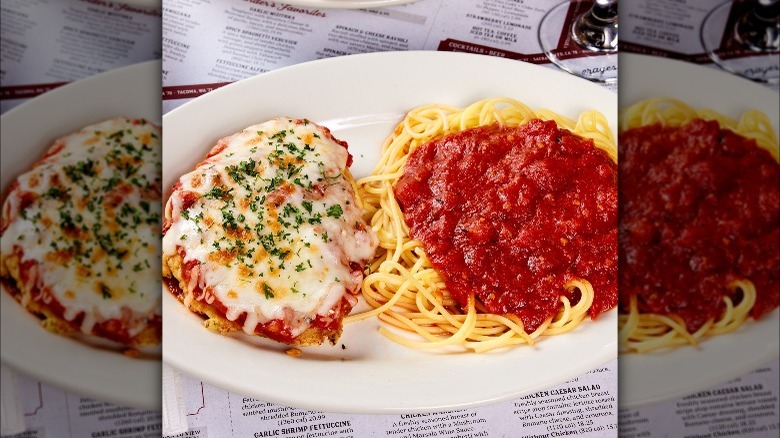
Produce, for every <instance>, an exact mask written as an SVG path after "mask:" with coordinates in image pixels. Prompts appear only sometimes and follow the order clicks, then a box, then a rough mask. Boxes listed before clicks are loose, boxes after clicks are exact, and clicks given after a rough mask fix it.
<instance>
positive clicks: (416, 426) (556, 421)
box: [163, 360, 617, 438]
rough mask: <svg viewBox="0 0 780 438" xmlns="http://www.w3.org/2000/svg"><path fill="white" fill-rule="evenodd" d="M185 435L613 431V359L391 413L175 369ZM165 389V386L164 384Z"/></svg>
mask: <svg viewBox="0 0 780 438" xmlns="http://www.w3.org/2000/svg"><path fill="white" fill-rule="evenodd" d="M180 377H181V384H182V391H183V394H182V396H183V399H184V404H185V408H184V411H185V416H186V422H187V424H188V429H187V430H186V431H179V432H176V433H170V434H164V435H163V436H165V437H166V438H184V437H199V438H202V437H219V436H224V435H226V434H227V435H230V436H235V437H283V438H308V437H336V438H348V437H355V438H357V437H397V438H417V437H505V436H511V437H537V436H548V437H552V436H566V435H573V436H582V437H603V436H616V435H617V360H613V361H611V362H609V363H607V364H606V365H604V366H602V367H599V368H596V369H594V370H592V371H590V372H588V373H586V374H584V375H582V376H580V377H577V378H575V379H572V380H570V381H568V382H566V383H564V384H562V385H559V386H557V387H555V388H551V389H548V390H545V391H541V392H539V393H536V394H530V395H527V396H524V397H520V398H519V399H517V400H513V401H511V402H505V403H497V404H491V405H486V406H480V407H475V408H470V409H459V410H450V411H443V412H426V413H404V414H392V415H368V414H337V413H326V412H318V411H312V410H307V409H298V408H292V407H288V406H280V405H277V404H274V403H269V402H265V401H262V400H257V399H254V398H250V397H246V396H242V395H240V394H236V393H231V392H228V391H225V390H222V389H219V388H216V387H213V386H210V385H208V384H205V383H203V382H201V381H199V380H196V379H193V378H190V377H187V376H185V375H180ZM168 389H170V386H169V385H166V386H164V388H163V391H165V390H168Z"/></svg>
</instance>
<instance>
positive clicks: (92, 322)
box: [0, 117, 162, 354]
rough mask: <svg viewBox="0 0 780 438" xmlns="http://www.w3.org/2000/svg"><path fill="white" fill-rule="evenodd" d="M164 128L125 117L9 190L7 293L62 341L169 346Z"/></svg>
mask: <svg viewBox="0 0 780 438" xmlns="http://www.w3.org/2000/svg"><path fill="white" fill-rule="evenodd" d="M160 146H161V144H160V128H159V127H158V126H156V125H154V124H153V123H150V122H148V121H146V120H143V119H131V118H126V117H119V118H115V119H111V120H107V121H104V122H101V123H97V124H94V125H90V126H87V127H85V128H83V129H81V130H79V131H78V132H75V133H73V134H70V135H68V136H65V137H62V138H60V139H58V140H57V141H55V142H54V144H53V146H51V148H50V149H49V150H48V151H47V152H46V154H45V155H44V156H43V157H42V158H41V159H40V160H39V161H38V162H36V163H35V164H34V165H33V167H32V169H30V170H29V171H28V172H26V173H24V174H22V175H20V176H19V177H18V178H17V179H16V180H15V181H14V182H13V183H12V184H11V186H10V187H9V188H8V190H7V195H6V197H5V199H4V202H3V207H2V222H1V223H0V234H1V235H2V237H1V241H2V257H1V258H0V277H2V282H3V286H4V288H5V289H6V290H7V291H8V292H9V293H10V294H11V295H12V296H13V297H14V298H15V299H16V300H17V301H19V302H20V303H21V304H22V305H23V306H24V307H25V308H26V309H27V310H29V311H30V312H31V313H33V314H35V315H36V316H38V317H39V318H41V320H42V325H43V326H44V327H45V328H46V329H49V330H51V331H53V332H56V333H60V334H66V335H73V336H80V335H87V337H86V338H85V339H96V338H105V339H108V340H110V341H114V342H118V343H119V344H121V345H122V346H124V347H123V348H124V349H125V351H126V352H128V354H130V353H132V352H137V350H136V349H135V347H142V346H148V345H154V344H159V343H160V336H161V296H160V292H159V290H160V278H159V263H155V260H159V253H160V222H161V210H162V204H161V199H162V193H161V166H162V163H161V147H160Z"/></svg>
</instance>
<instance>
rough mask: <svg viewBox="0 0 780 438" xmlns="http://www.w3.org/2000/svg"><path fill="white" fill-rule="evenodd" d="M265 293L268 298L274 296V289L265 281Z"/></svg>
mask: <svg viewBox="0 0 780 438" xmlns="http://www.w3.org/2000/svg"><path fill="white" fill-rule="evenodd" d="M263 293H264V294H265V297H266V298H267V299H271V298H273V297H274V290H273V289H271V288H270V287H269V286H268V283H263Z"/></svg>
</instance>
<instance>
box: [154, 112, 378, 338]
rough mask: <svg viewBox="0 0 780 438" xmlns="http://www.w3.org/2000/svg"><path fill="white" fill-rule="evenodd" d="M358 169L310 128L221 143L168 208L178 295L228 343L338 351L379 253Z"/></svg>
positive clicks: (167, 256)
mask: <svg viewBox="0 0 780 438" xmlns="http://www.w3.org/2000/svg"><path fill="white" fill-rule="evenodd" d="M350 162H351V156H350V154H349V153H348V151H347V144H346V143H345V142H343V141H340V140H337V139H336V138H334V137H333V136H332V135H331V133H330V131H329V130H328V129H327V128H325V127H322V126H319V125H317V124H314V123H312V122H309V121H307V120H302V119H289V118H279V119H274V120H270V121H268V122H265V123H261V124H257V125H253V126H249V127H247V128H246V129H244V130H242V131H241V132H238V133H236V134H234V135H231V136H229V137H226V138H223V139H221V140H219V141H218V142H217V145H216V146H214V148H213V149H212V150H211V152H210V153H209V154H208V156H207V157H206V159H205V160H204V161H203V162H201V163H200V164H199V165H198V166H197V167H196V168H195V170H193V171H192V172H189V173H187V174H185V175H183V176H182V177H181V178H179V180H178V181H177V182H176V183H175V185H174V187H173V190H172V194H171V196H170V198H169V199H168V202H167V204H166V207H165V222H164V225H163V233H164V237H163V276H164V277H165V281H166V284H167V285H168V288H169V290H170V291H171V292H172V293H173V294H174V295H175V296H176V297H177V298H178V299H179V300H181V301H182V302H183V303H184V305H185V306H186V307H187V308H189V309H190V310H191V311H193V312H195V313H198V314H200V315H202V316H203V317H205V318H206V320H205V322H204V325H205V326H206V327H207V328H209V329H211V330H213V331H216V332H219V333H223V334H225V333H228V332H234V331H243V332H245V333H247V334H249V335H260V336H264V337H267V338H271V339H273V340H275V341H278V342H282V343H285V344H289V345H296V346H307V345H319V344H321V343H323V342H324V341H325V340H329V341H330V342H331V343H335V341H336V339H338V337H339V336H340V334H341V331H342V320H343V318H344V316H346V315H347V314H349V312H350V311H351V309H352V307H353V306H354V305H355V304H356V303H357V296H358V293H359V288H360V284H361V281H362V279H363V268H364V265H365V263H366V262H368V261H369V260H370V259H371V258H372V256H373V254H374V251H375V249H376V246H377V237H376V235H375V234H374V232H373V231H372V229H371V228H370V227H369V226H367V225H366V223H365V222H364V220H363V219H362V210H361V208H360V204H359V199H358V198H357V197H356V194H355V191H354V189H353V180H352V177H351V175H350V173H349V169H348V166H349V164H350Z"/></svg>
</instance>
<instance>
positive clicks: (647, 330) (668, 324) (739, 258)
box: [619, 98, 778, 353]
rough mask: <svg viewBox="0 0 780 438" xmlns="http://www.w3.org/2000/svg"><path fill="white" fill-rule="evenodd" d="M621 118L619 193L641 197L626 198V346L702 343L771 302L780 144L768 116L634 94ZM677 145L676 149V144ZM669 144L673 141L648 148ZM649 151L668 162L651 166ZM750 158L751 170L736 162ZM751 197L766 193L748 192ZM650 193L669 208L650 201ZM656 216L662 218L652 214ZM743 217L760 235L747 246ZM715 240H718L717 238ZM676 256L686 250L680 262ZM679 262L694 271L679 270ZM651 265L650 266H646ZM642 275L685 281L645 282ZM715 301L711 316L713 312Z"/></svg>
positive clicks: (622, 338) (622, 330)
mask: <svg viewBox="0 0 780 438" xmlns="http://www.w3.org/2000/svg"><path fill="white" fill-rule="evenodd" d="M622 116H623V117H621V125H620V128H621V133H622V134H621V136H622V137H621V138H622V140H621V144H622V147H621V159H620V163H621V164H620V172H621V173H620V175H621V181H620V187H621V197H622V198H621V199H623V200H626V202H628V203H636V204H634V205H627V206H625V207H624V204H625V203H624V202H623V201H621V209H623V210H625V211H623V210H622V211H621V215H620V218H621V219H620V220H621V227H620V239H621V240H620V251H621V256H620V257H621V266H620V272H621V278H620V303H621V312H620V313H621V314H620V317H619V342H620V350H621V352H638V353H645V352H649V351H652V350H657V349H661V348H669V347H674V346H678V345H685V344H691V345H696V344H697V343H698V341H699V340H701V339H702V338H704V337H707V336H713V335H719V334H724V333H729V332H732V331H734V330H736V329H737V328H739V327H740V326H741V325H742V324H743V323H744V322H745V321H746V320H747V319H748V317H750V316H753V317H755V318H757V317H760V316H761V315H762V314H764V313H766V312H768V311H769V310H771V309H773V308H776V307H777V300H778V297H777V278H776V277H777V275H776V274H773V272H777V264H778V262H777V259H778V254H777V252H778V248H777V235H778V234H777V232H778V231H777V214H778V213H777V211H778V206H777V198H776V194H777V174H778V171H777V160H778V141H777V135H776V134H775V132H774V130H773V129H772V126H771V123H770V122H769V120H768V118H767V117H766V115H765V114H763V113H762V112H760V111H755V110H751V111H746V112H745V113H743V114H742V116H741V117H740V119H739V120H736V119H733V118H730V117H727V116H724V115H722V114H719V113H717V112H715V111H713V110H696V109H693V108H692V107H690V106H689V105H687V104H685V103H683V102H680V101H678V100H675V99H669V98H659V99H649V100H645V101H642V102H639V103H637V104H635V105H633V106H631V107H630V108H628V109H627V110H626V111H625V112H624V114H623V115H622ZM713 122H716V123H713ZM721 128H723V129H721ZM734 134H737V135H734ZM666 136H668V137H666ZM670 139H672V140H671V141H670ZM745 139H748V140H745ZM749 140H754V141H755V143H752V142H750V141H749ZM675 144H679V148H677V149H673V148H676V147H677V146H676V145H675ZM753 144H755V145H757V146H758V147H759V148H760V149H759V150H756V147H755V146H753ZM662 147H663V148H667V149H664V150H663V151H660V150H658V151H653V150H651V149H653V148H662ZM761 149H763V150H766V151H768V152H769V154H770V155H771V158H770V157H768V156H765V153H763V152H760V150H761ZM623 154H626V156H623ZM653 154H656V157H657V160H658V161H657V162H658V163H661V164H659V165H658V166H655V167H653V166H654V165H655V164H656V162H655V161H654V160H655V159H654V158H652V156H653ZM686 154H687V155H686ZM693 154H698V155H697V156H696V157H693V156H692V155H693ZM762 154H763V155H764V156H763V157H762ZM663 160H666V162H665V164H664V161H663ZM675 160H677V161H675ZM684 160H687V161H684ZM707 160H709V161H707ZM719 160H720V161H719ZM748 160H749V161H748ZM670 163H671V164H670ZM745 163H750V164H747V165H748V166H749V167H750V168H751V169H752V171H751V172H744V168H739V169H736V167H739V166H740V165H745ZM756 163H758V164H756ZM716 166H721V167H716ZM640 169H641V171H640ZM672 169H676V171H675V170H672ZM729 169H733V170H729ZM705 170H706V172H705ZM729 172H736V174H731V173H729ZM663 175H667V176H663ZM697 175H698V176H699V177H700V179H699V181H696V179H695V178H696V177H697ZM735 175H736V176H735ZM661 178H666V179H661ZM772 178H774V183H772V181H773V179H772ZM735 180H736V181H737V182H734V181H735ZM692 183H693V184H692ZM654 184H655V185H654ZM698 184H701V185H702V186H701V187H698ZM759 184H763V185H759ZM741 185H743V186H744V187H743V186H741ZM759 187H761V188H760V189H759ZM697 191H701V192H702V193H704V195H702V196H699V195H696V194H695V193H697ZM674 193H677V194H678V196H676V197H675V195H674ZM772 193H774V194H775V198H773V197H772ZM746 196H747V197H746ZM756 196H764V198H762V199H756V200H755V201H751V200H750V199H752V197H756ZM653 199H659V200H662V202H665V203H666V204H663V205H662V204H660V203H659V204H656V205H654V206H653V205H651V206H646V204H649V203H652V202H655V201H653ZM754 202H755V203H754ZM672 204H673V205H674V206H673V207H672V206H671V205H672ZM640 209H645V210H644V211H639V210H640ZM674 209H678V210H679V211H680V214H686V215H687V216H685V218H684V219H683V220H682V225H679V226H678V228H674V227H675V226H677V225H676V224H674V223H673V220H674V219H671V217H672V215H676V214H677V211H672V210H674ZM659 210H664V211H665V212H664V213H659ZM732 210H733V211H734V212H733V213H730V212H731V211H732ZM758 210H760V213H755V214H754V213H752V211H758ZM656 214H663V215H664V219H662V220H661V222H658V221H653V219H652V218H653V217H654V215H656ZM697 214H698V215H697ZM743 216H748V217H747V218H745V219H742V218H743ZM675 217H677V216H675ZM773 218H774V219H773ZM740 220H744V221H746V222H749V223H748V225H749V226H750V230H751V231H750V232H749V233H750V234H751V237H750V238H751V239H753V240H751V241H750V242H748V243H743V242H744V241H745V239H746V237H744V236H743V235H744V234H746V233H747V231H745V230H747V229H748V226H747V225H745V223H744V222H740ZM669 222H672V225H668V223H669ZM666 226H668V227H669V228H668V229H664V227H666ZM724 227H729V228H728V229H724ZM721 230H723V231H721ZM689 236H695V237H689ZM714 240H718V242H717V244H715V245H712V241H714ZM680 242H682V244H679V243H680ZM773 242H774V243H773ZM727 246H728V250H726V247H727ZM745 248H747V249H745ZM678 253H682V254H684V256H681V257H680V259H679V260H678V258H677V255H676V254H678ZM683 257H685V259H684V258H683ZM681 260H682V261H687V263H679V262H680V261H681ZM756 260H761V261H765V262H763V263H761V262H755V261H756ZM729 263H731V265H729ZM680 265H686V266H682V267H681V266H680ZM682 269H686V270H688V271H690V272H688V271H686V272H685V273H683V274H680V273H679V272H682V271H681V270H682ZM650 270H653V271H654V272H653V273H652V274H647V273H646V272H645V271H650ZM696 273H702V274H701V275H696ZM646 275H650V276H651V277H652V276H654V275H655V276H658V275H668V276H669V277H672V276H674V275H677V276H678V278H682V279H683V280H670V281H668V282H666V281H665V280H664V279H661V278H655V277H653V278H654V280H653V281H650V280H651V278H650V277H646ZM684 281H689V282H691V283H690V287H691V288H693V290H694V291H693V292H684V291H681V290H675V289H681V288H685V286H684V285H683V282H684ZM756 282H758V283H756ZM652 283H655V284H663V286H665V289H663V287H662V286H655V285H654V284H652ZM757 284H760V286H761V287H760V288H757ZM760 289H763V290H760ZM683 293H689V294H692V295H690V297H687V296H686V297H684V298H685V300H688V301H690V302H682V301H683V300H682V298H681V297H683ZM659 309H663V310H664V311H659ZM711 309H714V311H715V313H716V315H715V316H709V314H708V310H711Z"/></svg>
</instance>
